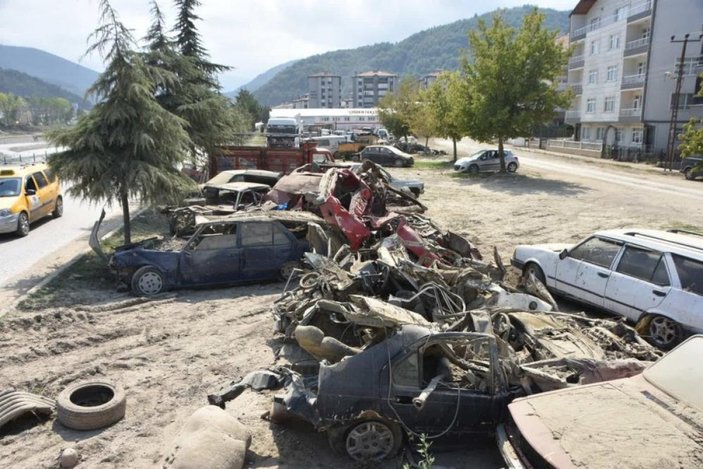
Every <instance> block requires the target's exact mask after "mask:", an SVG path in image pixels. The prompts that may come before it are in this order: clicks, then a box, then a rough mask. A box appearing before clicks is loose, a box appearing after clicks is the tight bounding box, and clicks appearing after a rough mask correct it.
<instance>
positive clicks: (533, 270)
mask: <svg viewBox="0 0 703 469" xmlns="http://www.w3.org/2000/svg"><path fill="white" fill-rule="evenodd" d="M525 273H526V274H527V276H528V277H529V276H530V274H532V275H534V276H535V278H536V279H537V280H539V281H540V282H542V283H544V274H543V273H542V270H541V269H540V268H539V267H537V266H536V265H534V264H530V265H528V266H527V269H525Z"/></svg>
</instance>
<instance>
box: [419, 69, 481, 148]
mask: <svg viewBox="0 0 703 469" xmlns="http://www.w3.org/2000/svg"><path fill="white" fill-rule="evenodd" d="M465 89H466V83H464V82H463V81H462V80H461V77H460V75H459V73H458V72H444V73H442V74H440V76H439V77H438V78H437V80H435V81H434V82H433V83H432V84H431V85H430V86H429V88H427V90H426V91H425V100H426V102H427V103H428V106H429V109H430V111H431V115H432V118H431V122H432V124H433V125H434V129H433V134H434V135H435V136H437V137H443V138H449V139H451V140H452V144H453V149H454V151H453V153H452V155H453V161H456V159H457V152H456V142H457V141H458V140H461V138H462V137H463V136H464V135H465V132H466V130H465V129H466V125H465V123H464V120H463V116H465V115H466V113H465V112H464V109H465V108H466V107H468V104H469V103H470V100H469V96H470V94H469V92H468V91H466V90H465Z"/></svg>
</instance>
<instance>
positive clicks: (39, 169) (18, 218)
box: [0, 163, 63, 236]
mask: <svg viewBox="0 0 703 469" xmlns="http://www.w3.org/2000/svg"><path fill="white" fill-rule="evenodd" d="M49 215H51V216H53V217H54V218H58V217H60V216H61V215H63V197H62V196H61V184H60V183H59V179H58V178H57V177H56V175H54V174H52V172H51V171H50V170H49V168H48V167H47V166H46V164H43V163H42V164H33V165H22V166H19V165H18V166H11V165H0V233H16V234H17V236H27V235H28V234H29V224H30V223H34V222H35V221H37V220H39V219H40V218H43V217H46V216H49Z"/></svg>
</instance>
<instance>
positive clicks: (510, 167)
mask: <svg viewBox="0 0 703 469" xmlns="http://www.w3.org/2000/svg"><path fill="white" fill-rule="evenodd" d="M516 169H517V165H516V164H515V163H510V164H509V165H508V171H509V172H511V173H514V172H515V170H516Z"/></svg>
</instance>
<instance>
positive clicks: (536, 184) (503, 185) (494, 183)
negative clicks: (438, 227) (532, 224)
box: [450, 173, 591, 196]
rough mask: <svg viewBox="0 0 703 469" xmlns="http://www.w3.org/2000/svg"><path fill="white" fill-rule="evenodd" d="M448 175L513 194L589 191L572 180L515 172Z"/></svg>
mask: <svg viewBox="0 0 703 469" xmlns="http://www.w3.org/2000/svg"><path fill="white" fill-rule="evenodd" d="M450 177H452V178H453V179H454V180H455V181H456V182H458V183H459V184H461V185H463V186H480V187H481V188H484V189H488V190H491V191H494V192H505V193H509V194H511V195H514V196H521V195H530V194H550V195H562V196H572V195H579V194H584V193H587V192H590V191H591V189H590V188H588V187H587V186H583V185H581V184H576V183H573V182H567V181H562V180H559V179H550V178H541V177H532V176H528V175H525V174H515V173H509V174H501V173H492V174H479V175H477V176H473V175H467V174H460V173H451V175H450Z"/></svg>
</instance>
